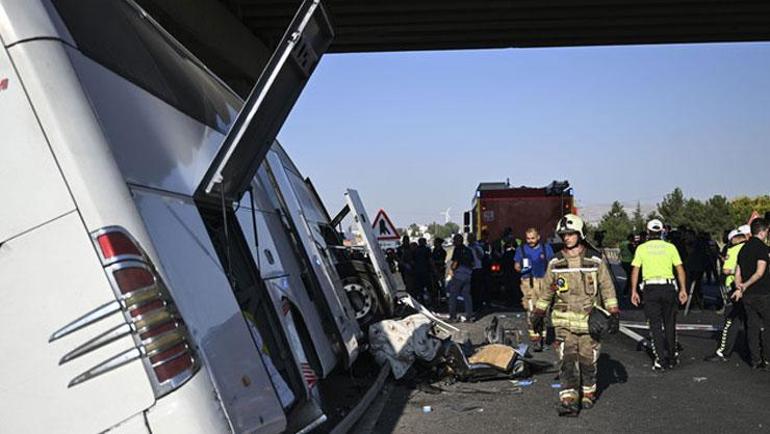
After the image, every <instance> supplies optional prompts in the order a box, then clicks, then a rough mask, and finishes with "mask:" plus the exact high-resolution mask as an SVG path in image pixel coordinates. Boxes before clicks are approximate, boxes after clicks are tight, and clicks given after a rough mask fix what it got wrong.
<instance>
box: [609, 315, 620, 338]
mask: <svg viewBox="0 0 770 434" xmlns="http://www.w3.org/2000/svg"><path fill="white" fill-rule="evenodd" d="M619 330H620V314H619V313H613V314H612V315H610V320H609V322H608V324H607V333H609V334H611V335H614V334H615V333H617V332H618V331H619Z"/></svg>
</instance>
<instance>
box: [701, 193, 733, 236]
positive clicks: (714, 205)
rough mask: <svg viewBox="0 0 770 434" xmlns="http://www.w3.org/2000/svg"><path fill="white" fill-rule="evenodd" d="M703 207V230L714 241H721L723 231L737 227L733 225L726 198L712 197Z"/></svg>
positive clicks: (730, 206)
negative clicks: (704, 214)
mask: <svg viewBox="0 0 770 434" xmlns="http://www.w3.org/2000/svg"><path fill="white" fill-rule="evenodd" d="M704 205H705V208H706V216H705V218H706V221H705V223H704V230H705V231H706V232H708V233H710V234H711V235H712V236H713V237H714V239H717V240H719V239H722V234H723V233H724V232H725V231H728V230H730V229H733V228H735V227H736V226H737V225H734V224H733V219H734V216H733V207H732V205H730V202H729V201H728V200H727V198H726V197H724V196H720V195H716V196H713V197H711V198H710V199H709V200H707V201H706V203H705V204H704Z"/></svg>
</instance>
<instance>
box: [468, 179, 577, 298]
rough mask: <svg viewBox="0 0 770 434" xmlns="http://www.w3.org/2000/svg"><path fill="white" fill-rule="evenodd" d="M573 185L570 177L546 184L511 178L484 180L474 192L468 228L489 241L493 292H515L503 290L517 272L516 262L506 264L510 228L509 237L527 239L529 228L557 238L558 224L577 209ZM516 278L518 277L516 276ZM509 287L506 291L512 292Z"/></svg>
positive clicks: (487, 264) (487, 265)
mask: <svg viewBox="0 0 770 434" xmlns="http://www.w3.org/2000/svg"><path fill="white" fill-rule="evenodd" d="M575 212H576V209H575V203H574V198H573V195H572V188H571V187H570V186H569V182H567V181H553V182H551V183H550V184H548V185H547V186H545V187H542V188H533V187H524V186H522V187H511V185H510V182H509V181H506V182H482V183H481V184H479V186H478V188H476V193H475V195H474V196H473V207H472V208H471V210H470V211H466V212H465V216H464V219H463V220H464V225H465V228H464V230H465V232H472V233H474V234H475V235H476V238H477V239H479V240H484V241H486V242H487V243H488V244H487V246H488V248H489V251H488V253H489V255H485V258H484V261H483V262H484V264H483V265H484V268H486V269H487V270H488V273H485V276H486V277H485V279H487V283H486V285H485V286H487V288H488V289H489V290H491V291H492V294H490V295H493V296H494V295H497V296H502V297H501V298H503V299H509V300H510V297H512V296H513V297H515V295H514V294H507V295H506V294H505V293H500V292H499V291H501V290H503V287H504V282H503V280H504V278H505V275H506V274H507V273H511V272H513V264H503V261H502V259H503V252H504V247H503V243H502V239H503V237H504V235H505V232H506V230H507V229H508V228H510V230H511V233H510V235H509V236H508V238H509V239H513V238H518V239H519V240H524V238H525V237H524V232H525V231H526V230H527V228H531V227H533V228H536V229H537V230H538V231H540V235H541V237H542V239H543V241H554V242H556V243H557V244H558V242H559V240H552V239H553V238H554V237H555V230H556V224H557V223H558V222H559V219H561V218H562V217H563V216H564V215H565V214H569V213H575ZM514 279H515V277H514ZM510 291H511V289H509V290H508V291H506V292H510Z"/></svg>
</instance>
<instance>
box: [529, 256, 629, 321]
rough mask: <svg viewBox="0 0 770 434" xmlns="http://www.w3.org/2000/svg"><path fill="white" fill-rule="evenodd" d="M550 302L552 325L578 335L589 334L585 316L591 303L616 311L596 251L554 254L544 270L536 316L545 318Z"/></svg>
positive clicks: (611, 288) (612, 288) (608, 279)
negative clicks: (570, 254)
mask: <svg viewBox="0 0 770 434" xmlns="http://www.w3.org/2000/svg"><path fill="white" fill-rule="evenodd" d="M551 303H553V310H552V311H553V313H552V314H551V322H552V324H553V326H554V327H555V328H556V329H560V328H561V329H566V330H568V331H570V332H572V333H579V334H582V333H588V315H589V313H591V309H592V308H593V306H594V304H596V305H597V306H602V305H603V306H604V308H605V309H606V310H607V311H609V312H610V313H617V312H619V310H618V299H617V296H616V295H615V286H614V285H613V283H612V278H611V277H610V273H609V270H608V269H607V264H606V262H605V261H604V260H602V257H601V254H600V253H599V252H597V251H596V250H593V249H591V248H589V247H586V248H585V249H584V250H583V252H582V253H581V254H580V255H578V256H575V257H567V256H565V255H564V254H563V252H559V253H557V254H556V255H554V257H553V259H551V260H550V261H549V262H548V267H547V268H546V272H545V278H544V281H543V290H542V291H541V294H540V298H539V299H538V300H537V303H536V304H535V311H536V313H539V314H540V315H544V314H545V312H546V311H547V310H548V307H549V306H550V305H551Z"/></svg>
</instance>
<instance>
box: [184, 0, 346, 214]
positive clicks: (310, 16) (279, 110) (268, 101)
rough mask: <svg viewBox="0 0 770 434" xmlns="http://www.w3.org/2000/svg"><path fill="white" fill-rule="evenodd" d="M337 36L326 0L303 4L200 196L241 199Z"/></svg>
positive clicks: (200, 191)
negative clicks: (327, 13) (326, 8)
mask: <svg viewBox="0 0 770 434" xmlns="http://www.w3.org/2000/svg"><path fill="white" fill-rule="evenodd" d="M333 38H334V31H333V29H332V26H331V24H330V22H329V19H328V17H327V15H326V12H325V11H324V8H323V6H322V5H321V3H320V0H306V1H305V2H303V3H302V5H301V6H300V8H299V10H298V11H297V13H296V15H295V16H294V19H293V20H292V22H291V24H290V25H289V28H288V29H287V30H286V33H284V35H283V38H282V39H281V43H280V44H279V45H278V48H277V49H276V50H275V52H274V53H273V55H272V57H271V58H270V61H269V62H268V64H267V66H266V67H265V69H264V70H263V71H262V75H260V77H259V79H257V82H256V84H255V85H254V89H253V90H252V91H251V94H250V95H249V97H248V98H247V99H246V102H245V104H244V106H243V108H242V109H241V112H240V113H239V114H238V117H237V119H236V120H235V123H234V124H233V125H232V126H231V127H230V130H229V132H228V133H227V136H226V137H225V140H224V142H223V143H222V146H221V148H220V149H219V152H218V153H217V155H216V157H215V158H214V161H213V164H212V165H211V166H210V167H209V170H208V171H207V172H206V175H205V176H204V177H203V180H202V181H201V183H200V186H199V187H198V192H197V196H198V198H201V199H203V198H209V199H216V198H218V197H219V196H220V195H221V196H225V197H227V199H229V200H232V201H236V200H238V199H240V196H241V195H242V194H243V192H244V191H245V190H246V188H248V185H249V183H250V182H251V180H252V179H253V178H254V175H255V173H256V171H257V169H258V168H259V165H260V164H261V163H262V160H263V159H264V157H265V155H266V154H267V151H268V150H269V149H270V147H271V146H272V145H273V142H274V141H275V138H276V136H277V135H278V131H279V130H280V129H281V127H282V126H283V123H284V121H285V120H286V117H287V116H288V115H289V111H290V110H291V108H292V107H293V106H294V103H295V102H296V101H297V98H299V95H300V93H301V92H302V89H303V88H304V87H305V84H306V83H307V81H308V79H309V78H310V75H311V74H312V73H313V70H314V69H315V67H316V65H318V62H319V61H320V60H321V56H322V55H323V53H324V52H325V51H326V50H327V49H328V48H329V45H331V42H332V39H333Z"/></svg>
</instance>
